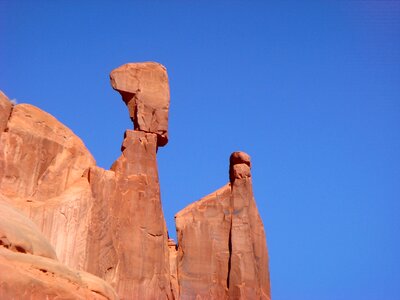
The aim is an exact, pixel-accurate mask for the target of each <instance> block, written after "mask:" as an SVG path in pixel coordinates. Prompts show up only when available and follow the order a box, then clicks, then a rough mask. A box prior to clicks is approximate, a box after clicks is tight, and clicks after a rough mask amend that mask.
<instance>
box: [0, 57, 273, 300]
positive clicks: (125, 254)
mask: <svg viewBox="0 0 400 300" xmlns="http://www.w3.org/2000/svg"><path fill="white" fill-rule="evenodd" d="M110 79H111V85H112V87H113V88H114V89H115V90H116V91H118V92H119V93H120V95H122V98H123V100H124V102H125V103H126V105H127V108H128V111H129V115H130V117H131V119H132V120H133V123H134V129H133V130H131V129H127V130H126V132H125V134H124V138H123V140H122V146H121V155H120V157H119V158H118V159H117V160H116V161H115V162H114V164H113V165H112V167H111V168H110V170H105V169H103V168H100V167H98V166H96V162H95V160H94V158H93V156H92V155H91V154H90V152H89V151H88V150H87V148H86V147H85V145H84V143H83V142H82V141H81V140H80V139H79V137H77V136H76V135H75V134H74V133H73V132H72V131H71V130H70V129H68V128H67V127H66V126H65V125H63V124H61V123H60V122H59V121H58V120H56V119H55V118H54V117H53V116H51V115H50V114H48V113H46V112H44V111H42V110H40V109H39V108H37V107H34V106H32V105H29V104H18V105H14V104H13V103H12V102H11V101H10V100H9V99H8V98H7V96H5V95H4V94H3V93H1V92H0V269H1V270H2V271H1V272H0V299H22V298H26V299H61V298H63V299H196V300H197V299H270V287H269V272H268V252H267V247H266V241H265V232H264V227H263V224H262V221H261V219H260V216H259V213H258V210H257V207H256V204H255V201H254V197H253V192H252V182H251V172H250V168H251V162H250V156H249V155H247V154H246V153H244V152H234V153H233V154H232V155H231V158H230V168H229V182H228V183H227V184H226V185H225V186H223V187H222V188H220V189H219V190H217V191H215V192H213V193H211V194H209V195H208V196H206V197H204V198H203V199H200V200H199V201H196V202H194V203H193V204H191V205H189V206H188V207H186V208H184V209H183V210H181V211H180V212H179V213H177V214H176V217H175V218H176V227H177V237H178V241H177V243H175V242H174V241H173V240H171V239H169V236H168V231H167V228H166V223H165V219H164V215H163V211H162V203H161V190H160V184H159V178H158V167H157V156H156V154H157V151H158V147H160V146H164V145H166V144H167V142H168V110H169V101H170V99H169V85H168V76H167V73H166V69H165V67H164V66H162V65H160V64H158V63H153V62H147V63H131V64H126V65H123V66H121V67H119V68H117V69H115V70H113V71H112V72H111V74H110ZM27 295H29V296H27Z"/></svg>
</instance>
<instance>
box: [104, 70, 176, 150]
mask: <svg viewBox="0 0 400 300" xmlns="http://www.w3.org/2000/svg"><path fill="white" fill-rule="evenodd" d="M110 80H111V85H112V87H113V88H114V89H115V90H116V91H118V92H119V93H120V94H121V96H122V99H123V100H124V102H125V104H126V105H127V107H128V110H129V115H130V117H131V119H132V121H133V123H134V125H135V129H137V130H141V131H145V132H151V133H155V134H157V137H158V145H159V146H164V145H165V144H167V142H168V111H169V84H168V75H167V70H166V68H165V67H164V66H163V65H161V64H159V63H155V62H144V63H129V64H125V65H122V66H120V67H118V68H116V69H115V70H113V71H112V72H111V73H110Z"/></svg>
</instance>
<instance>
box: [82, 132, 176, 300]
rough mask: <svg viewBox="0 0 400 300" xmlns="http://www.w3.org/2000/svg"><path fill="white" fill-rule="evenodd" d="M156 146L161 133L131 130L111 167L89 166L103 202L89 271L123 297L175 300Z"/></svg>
mask: <svg viewBox="0 0 400 300" xmlns="http://www.w3.org/2000/svg"><path fill="white" fill-rule="evenodd" d="M156 150H157V136H156V134H154V133H146V132H142V131H132V130H127V132H126V134H125V139H124V142H123V145H122V155H121V156H120V158H119V159H118V160H117V161H116V162H115V163H114V164H113V166H112V168H111V170H112V171H107V172H105V171H102V170H101V169H98V168H91V169H90V171H89V182H90V184H91V187H92V191H93V195H94V197H95V199H96V200H95V202H96V203H99V205H100V206H99V207H96V210H98V212H97V213H92V220H94V222H92V226H91V228H90V229H89V230H90V232H91V234H90V238H91V242H90V243H89V249H92V250H91V251H89V252H88V253H89V259H88V261H89V262H90V263H89V264H88V265H87V270H89V271H90V272H93V274H96V275H98V276H100V277H102V278H105V279H106V280H107V281H108V282H110V283H111V284H112V285H113V286H114V287H115V288H116V290H117V292H118V294H119V296H120V297H121V299H140V298H141V299H172V293H171V283H170V274H169V250H168V233H167V229H166V225H165V220H164V216H163V212H162V207H161V200H160V188H159V181H158V171H157V162H156ZM106 211H108V212H109V215H107V213H105V212H106ZM105 224H107V225H105ZM105 226H107V227H108V228H104V227H105ZM92 251H93V252H92ZM99 256H100V257H102V259H101V260H97V259H98V257H99ZM96 260H97V261H96Z"/></svg>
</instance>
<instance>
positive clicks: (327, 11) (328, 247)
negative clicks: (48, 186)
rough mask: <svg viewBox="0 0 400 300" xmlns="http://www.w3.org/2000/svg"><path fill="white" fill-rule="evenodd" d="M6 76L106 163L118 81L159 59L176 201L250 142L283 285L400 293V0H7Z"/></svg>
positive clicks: (124, 116) (165, 167)
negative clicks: (121, 71)
mask: <svg viewBox="0 0 400 300" xmlns="http://www.w3.org/2000/svg"><path fill="white" fill-rule="evenodd" d="M0 15H1V18H0V89H1V90H3V91H4V93H6V94H7V95H8V96H9V97H10V98H12V99H16V101H17V102H18V103H22V102H27V103H31V104H33V105H36V106H39V107H40V108H42V109H44V110H46V111H47V112H49V113H51V114H52V115H54V116H55V117H56V118H58V119H59V120H60V121H62V122H63V123H64V124H66V125H67V126H68V127H70V128H71V129H72V130H73V131H74V132H75V133H76V134H77V135H78V136H80V137H81V138H82V140H83V141H84V142H85V144H86V145H87V147H88V148H89V150H90V151H91V152H92V153H93V155H94V157H95V158H96V160H97V163H98V165H100V166H102V167H104V168H109V167H110V165H111V164H112V162H113V161H114V160H115V159H116V158H117V157H118V156H119V154H120V145H121V142H122V139H123V133H124V130H125V129H127V128H131V127H132V124H131V122H130V120H129V117H128V112H127V109H126V107H125V105H124V104H123V102H122V101H121V99H120V96H119V95H118V94H117V93H116V92H114V91H113V90H112V89H111V87H110V84H109V78H108V74H109V72H110V71H111V70H112V69H114V68H116V67H118V66H120V65H122V64H124V63H127V62H139V61H150V60H151V61H158V62H160V63H162V64H164V65H165V66H166V67H167V69H168V74H169V78H170V88H171V110H170V123H169V124H170V142H169V144H168V145H167V146H166V147H164V148H160V149H159V153H158V162H159V172H160V181H161V191H162V201H163V208H164V213H165V217H166V220H167V225H168V228H169V231H170V234H171V236H173V237H174V236H175V232H174V231H175V228H174V221H173V216H174V214H175V213H176V212H178V211H179V210H180V209H182V208H184V207H185V206H186V205H188V204H189V203H191V202H193V201H195V200H198V199H200V198H201V197H203V196H205V195H207V194H208V193H211V192H212V191H214V190H216V189H217V188H219V187H221V186H222V185H224V184H225V183H226V182H227V181H228V159H229V155H230V153H231V152H233V151H236V150H242V151H246V152H248V153H249V154H250V155H251V156H252V162H253V170H252V174H253V184H254V192H255V197H256V201H257V204H258V208H259V210H260V213H261V216H262V219H263V221H264V225H265V227H266V231H267V241H268V247H269V251H270V273H271V281H272V295H273V299H274V300H291V299H301V300H303V299H304V300H325V299H335V300H340V299H363V300H369V299H376V300H381V299H385V300H396V299H400V254H399V253H400V241H399V236H400V216H399V214H400V168H399V167H400V130H399V129H400V128H399V127H400V126H399V125H400V1H350V0H349V1H344V0H343V1H260V2H258V1H241V2H240V1H226V2H224V1H129V2H122V1H11V0H10V1H4V0H0Z"/></svg>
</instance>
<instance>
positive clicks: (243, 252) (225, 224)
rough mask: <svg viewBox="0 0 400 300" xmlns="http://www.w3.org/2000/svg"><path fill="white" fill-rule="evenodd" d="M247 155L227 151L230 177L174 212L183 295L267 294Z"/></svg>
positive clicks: (263, 252)
mask: <svg viewBox="0 0 400 300" xmlns="http://www.w3.org/2000/svg"><path fill="white" fill-rule="evenodd" d="M250 166H251V164H250V157H249V155H247V154H246V153H244V152H234V153H233V154H232V155H231V157H230V172H229V173H230V174H229V175H230V176H229V177H230V183H229V184H227V185H225V186H224V187H222V188H220V189H219V190H217V191H215V192H214V193H211V194H209V195H208V196H206V197H204V198H202V199H200V200H199V201H196V202H195V203H192V204H190V205H189V206H187V207H186V208H184V209H182V210H181V211H180V212H178V213H177V214H176V215H175V221H176V230H177V235H178V262H177V266H178V281H179V288H180V297H181V298H182V299H265V300H269V299H270V283H269V271H268V251H267V245H266V240H265V233H264V226H263V224H262V221H261V218H260V216H259V214H258V210H257V207H256V203H255V201H254V198H253V190H252V183H251V173H250Z"/></svg>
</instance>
